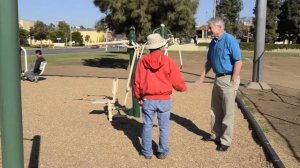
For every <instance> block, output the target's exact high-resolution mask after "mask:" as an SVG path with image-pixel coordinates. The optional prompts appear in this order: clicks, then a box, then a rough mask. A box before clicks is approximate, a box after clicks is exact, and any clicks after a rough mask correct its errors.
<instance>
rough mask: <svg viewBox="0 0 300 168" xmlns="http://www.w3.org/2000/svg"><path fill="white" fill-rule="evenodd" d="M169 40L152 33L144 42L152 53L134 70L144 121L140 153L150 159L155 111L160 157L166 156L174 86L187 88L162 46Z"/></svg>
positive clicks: (175, 65)
mask: <svg viewBox="0 0 300 168" xmlns="http://www.w3.org/2000/svg"><path fill="white" fill-rule="evenodd" d="M167 42H168V41H167V40H165V39H164V38H162V37H161V36H160V35H159V34H150V35H149V36H148V37H147V44H146V46H145V49H149V50H150V53H149V54H147V55H144V56H143V57H142V58H141V59H140V60H139V62H138V64H137V68H136V72H135V79H134V84H133V93H134V96H135V97H136V98H137V99H138V100H139V101H140V102H142V109H143V110H142V114H143V116H142V118H143V123H144V124H143V132H142V150H141V154H142V155H143V156H144V157H145V158H146V159H151V157H152V155H153V150H152V128H153V121H154V115H155V113H156V112H157V118H158V125H159V145H158V150H157V151H158V159H165V158H166V156H167V154H168V153H169V127H170V126H169V122H170V114H171V94H172V90H173V88H174V89H175V90H177V91H180V92H184V91H186V90H187V86H186V84H185V82H184V80H183V77H182V76H181V74H180V70H179V68H178V65H177V64H176V63H175V61H174V60H173V59H172V58H171V57H168V56H166V55H164V53H163V52H162V50H161V49H162V48H163V47H164V46H165V45H166V44H167Z"/></svg>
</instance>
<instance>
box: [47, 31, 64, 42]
mask: <svg viewBox="0 0 300 168" xmlns="http://www.w3.org/2000/svg"><path fill="white" fill-rule="evenodd" d="M58 38H59V39H60V40H57V39H58ZM49 39H50V40H51V41H52V42H61V43H64V42H66V40H65V38H64V32H62V31H61V30H54V31H51V32H50V33H49Z"/></svg>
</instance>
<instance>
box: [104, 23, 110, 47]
mask: <svg viewBox="0 0 300 168" xmlns="http://www.w3.org/2000/svg"><path fill="white" fill-rule="evenodd" d="M104 29H105V42H108V39H107V37H108V31H109V28H108V25H107V24H104ZM105 51H107V44H106V45H105Z"/></svg>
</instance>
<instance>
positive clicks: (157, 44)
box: [145, 33, 168, 49]
mask: <svg viewBox="0 0 300 168" xmlns="http://www.w3.org/2000/svg"><path fill="white" fill-rule="evenodd" d="M167 42H168V40H166V39H164V38H162V37H161V36H160V34H158V33H154V34H150V35H149V36H147V44H146V46H145V49H158V48H161V47H163V46H164V45H166V44H167Z"/></svg>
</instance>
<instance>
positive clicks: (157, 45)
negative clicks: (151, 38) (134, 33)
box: [145, 40, 168, 49]
mask: <svg viewBox="0 0 300 168" xmlns="http://www.w3.org/2000/svg"><path fill="white" fill-rule="evenodd" d="M167 42H168V40H163V41H161V42H159V43H155V44H146V46H145V49H158V48H161V47H163V46H164V45H166V44H167Z"/></svg>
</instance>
